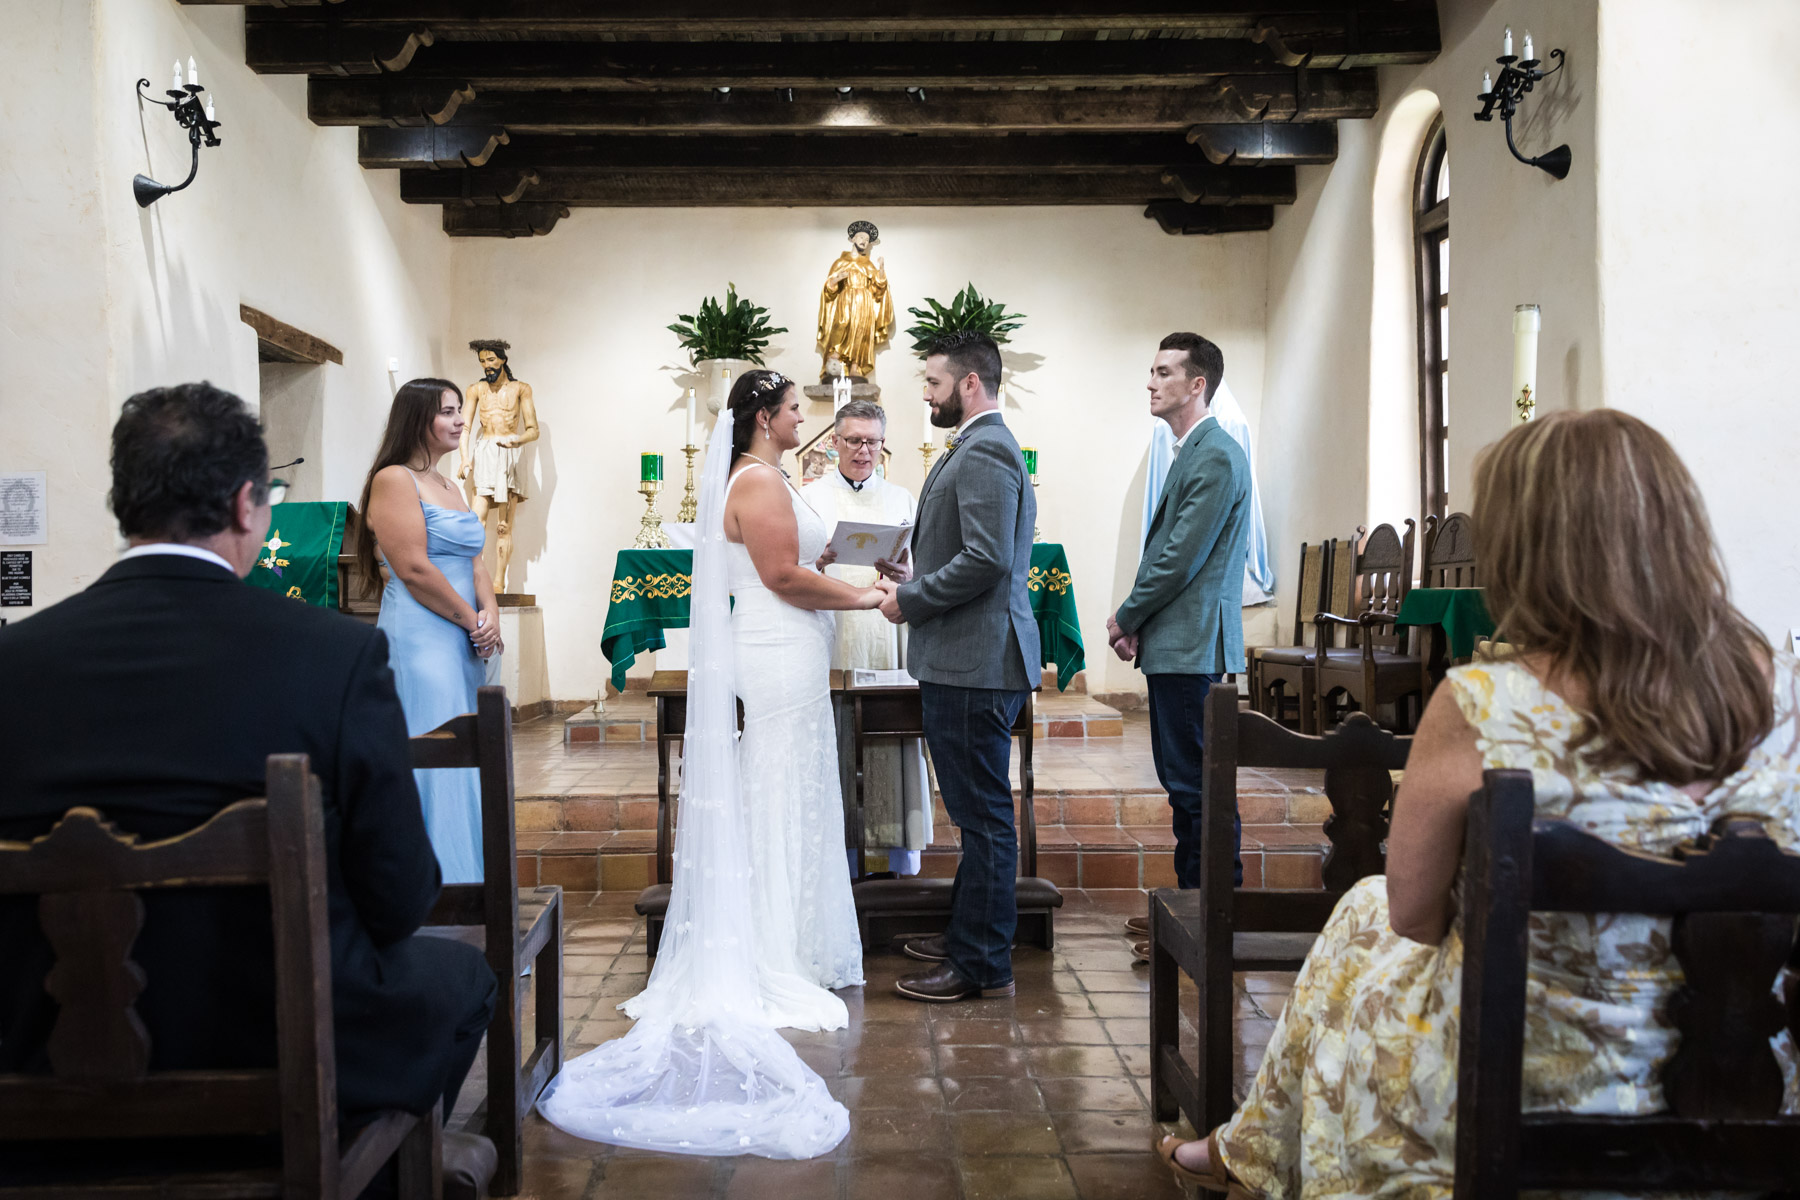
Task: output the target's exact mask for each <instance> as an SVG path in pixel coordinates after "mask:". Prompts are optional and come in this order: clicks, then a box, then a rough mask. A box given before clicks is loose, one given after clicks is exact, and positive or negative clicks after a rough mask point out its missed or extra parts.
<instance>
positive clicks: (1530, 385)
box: [1512, 304, 1543, 425]
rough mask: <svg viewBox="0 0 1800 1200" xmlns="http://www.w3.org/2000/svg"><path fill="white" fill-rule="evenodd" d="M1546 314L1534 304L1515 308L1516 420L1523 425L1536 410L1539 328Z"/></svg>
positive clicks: (1514, 398)
mask: <svg viewBox="0 0 1800 1200" xmlns="http://www.w3.org/2000/svg"><path fill="white" fill-rule="evenodd" d="M1542 328H1543V314H1542V313H1541V312H1540V310H1539V309H1538V306H1537V305H1535V304H1521V305H1519V306H1518V307H1517V308H1515V309H1513V380H1512V386H1513V390H1512V394H1513V423H1514V424H1516V425H1523V424H1524V423H1525V422H1527V421H1529V420H1531V418H1532V417H1533V416H1534V415H1535V413H1536V410H1537V359H1538V331H1539V330H1540V329H1542Z"/></svg>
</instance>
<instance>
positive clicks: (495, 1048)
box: [411, 687, 563, 1196]
mask: <svg viewBox="0 0 1800 1200" xmlns="http://www.w3.org/2000/svg"><path fill="white" fill-rule="evenodd" d="M411 746H412V764H413V767H414V769H416V770H432V769H436V768H468V767H473V768H475V770H477V771H478V772H480V777H481V843H482V845H481V860H482V882H481V883H451V884H446V885H444V889H443V891H442V892H440V893H439V894H438V901H437V905H436V907H435V908H433V909H432V911H431V916H430V918H428V920H427V924H430V925H439V926H462V927H474V928H478V929H480V930H482V939H483V945H484V946H485V949H486V953H487V960H488V966H490V967H492V968H493V971H494V978H495V979H497V980H499V981H500V994H501V997H502V1000H501V1002H500V1003H497V1004H495V1005H494V1019H493V1021H492V1023H490V1024H489V1025H488V1034H487V1101H486V1103H485V1105H484V1106H483V1110H482V1111H481V1112H478V1113H477V1114H476V1117H475V1122H481V1123H483V1124H484V1125H485V1128H484V1129H483V1130H482V1131H483V1132H485V1133H486V1134H487V1136H488V1137H489V1138H491V1139H492V1140H493V1143H494V1148H495V1150H496V1151H498V1157H499V1165H498V1167H497V1168H496V1170H495V1172H494V1180H493V1183H492V1185H491V1190H492V1191H493V1194H494V1195H496V1196H513V1195H517V1194H518V1191H519V1177H520V1169H521V1165H522V1163H523V1161H524V1154H525V1143H524V1121H525V1117H526V1115H527V1114H529V1113H530V1112H531V1110H532V1108H533V1106H535V1105H536V1104H537V1100H538V1096H539V1094H540V1093H542V1092H543V1090H544V1085H545V1084H547V1083H549V1082H550V1080H551V1079H553V1078H554V1077H555V1076H556V1073H557V1071H559V1070H561V1069H562V920H563V903H562V889H561V888H560V887H556V886H554V885H542V886H539V887H532V888H521V887H520V886H519V860H518V856H517V851H516V846H517V840H516V837H515V834H514V824H513V775H512V711H511V709H510V708H509V707H508V705H507V702H506V689H505V688H501V687H484V688H481V689H480V690H479V691H478V692H477V693H476V699H475V711H474V712H472V713H464V714H463V715H462V716H460V717H453V718H451V719H450V720H448V721H446V722H444V723H443V724H442V725H440V726H438V727H437V728H436V729H434V730H432V731H431V732H430V733H425V734H420V735H419V736H418V737H416V738H413V739H412V740H411ZM527 965H529V966H530V967H531V972H532V975H531V979H534V980H535V981H536V987H537V1011H536V1014H535V1021H534V1023H533V1029H532V1033H533V1038H534V1044H533V1046H532V1050H531V1053H530V1054H529V1055H525V1056H523V1061H521V1054H520V1048H521V1047H520V1026H521V1024H522V1018H523V1011H522V1010H523V1004H522V1000H523V994H524V989H525V988H526V987H527V986H528V985H529V983H530V982H531V980H528V979H522V978H520V972H521V971H523V970H524V969H525V968H526V966H527ZM508 997H510V1003H508V1002H507V998H508ZM446 1116H448V1114H446ZM475 1122H471V1124H474V1123H475Z"/></svg>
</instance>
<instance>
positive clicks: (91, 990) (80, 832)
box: [0, 754, 492, 1200]
mask: <svg viewBox="0 0 1800 1200" xmlns="http://www.w3.org/2000/svg"><path fill="white" fill-rule="evenodd" d="M267 792H268V795H267V798H266V799H260V800H239V801H238V802H236V803H235V804H232V805H230V806H228V807H226V808H224V809H222V810H220V811H219V812H218V813H217V814H216V815H214V816H213V817H212V818H211V819H210V820H208V821H207V822H206V823H205V824H204V825H201V826H200V827H199V828H197V829H193V830H190V831H189V832H187V833H184V834H181V835H179V836H176V837H171V838H167V839H164V840H162V841H155V842H148V843H141V844H140V843H139V841H138V838H137V836H136V835H135V834H120V833H119V832H118V831H117V829H116V828H115V827H113V826H112V825H110V824H108V823H107V822H106V820H105V819H104V818H103V817H102V816H101V814H100V812H99V811H98V810H97V809H94V808H87V807H82V808H73V809H70V810H69V811H68V813H66V814H65V815H64V816H63V817H62V819H61V820H60V821H58V822H57V824H56V826H55V827H54V828H52V829H51V831H50V832H49V833H48V834H45V835H44V836H43V837H40V838H37V839H36V840H34V841H32V842H29V843H21V842H0V895H4V894H12V895H35V896H37V897H38V898H39V900H38V919H39V922H40V924H41V926H42V928H43V930H44V933H45V936H46V937H47V938H48V939H49V941H50V943H51V946H52V947H53V949H54V951H55V954H56V964H55V966H54V968H53V969H52V970H51V972H50V974H49V975H48V976H47V977H46V978H45V981H44V987H45V989H46V990H47V991H49V993H50V994H51V995H52V996H54V997H55V998H56V1000H57V1003H58V1011H57V1016H56V1024H55V1027H54V1028H53V1030H52V1031H51V1034H50V1040H49V1054H50V1068H51V1073H50V1074H48V1075H27V1074H16V1073H6V1074H0V1160H3V1161H5V1162H6V1163H7V1166H6V1169H5V1170H4V1171H0V1196H7V1195H18V1196H33V1197H52V1196H55V1197H69V1198H71V1200H73V1198H74V1197H96V1196H108V1195H120V1196H153V1195H155V1196H162V1195H167V1196H195V1195H206V1196H267V1197H280V1198H284V1200H285V1198H290V1197H291V1198H292V1200H303V1198H304V1200H351V1198H352V1197H354V1196H356V1195H357V1194H358V1193H360V1192H361V1191H362V1190H363V1188H364V1187H366V1186H367V1185H368V1183H369V1181H370V1180H371V1179H373V1178H374V1176H375V1174H376V1173H377V1172H378V1171H380V1170H381V1169H382V1167H383V1166H384V1165H385V1164H386V1163H387V1162H388V1160H389V1159H392V1158H395V1157H396V1156H398V1160H399V1164H398V1165H399V1177H400V1178H399V1183H400V1195H401V1197H402V1198H403V1200H436V1198H437V1197H439V1196H441V1195H442V1194H443V1179H442V1176H441V1174H440V1170H441V1168H440V1163H439V1155H440V1148H441V1141H440V1139H441V1136H442V1130H441V1127H440V1125H439V1114H438V1112H437V1110H436V1108H435V1107H434V1108H433V1109H432V1111H431V1112H429V1113H427V1114H426V1115H425V1116H415V1115H413V1114H412V1113H407V1112H401V1111H399V1110H389V1111H386V1112H382V1113H379V1114H377V1115H376V1116H375V1118H374V1119H373V1120H372V1121H370V1122H368V1123H367V1124H364V1125H362V1126H360V1127H358V1128H357V1129H356V1130H354V1131H344V1132H343V1133H342V1135H341V1136H342V1139H343V1140H342V1141H340V1130H339V1127H338V1114H337V1056H336V1053H335V1050H334V1046H335V1042H336V1035H335V1031H334V1029H333V1025H332V1009H331V942H330V935H329V934H328V933H327V931H326V882H325V873H326V865H325V832H324V817H323V814H322V811H321V806H320V802H319V781H318V779H317V778H316V777H314V776H313V775H312V774H311V772H310V768H309V764H308V760H307V757H306V756H305V755H303V754H277V755H271V756H270V757H269V759H268V776H267ZM246 886H248V887H267V888H268V891H269V902H270V908H271V910H272V913H273V917H274V922H273V924H274V935H275V937H274V942H275V1009H276V1024H277V1028H278V1030H279V1037H278V1044H277V1048H276V1065H275V1067H274V1068H273V1069H266V1068H265V1069H243V1068H237V1069H229V1070H207V1071H201V1070H182V1071H165V1070H153V1069H151V1067H150V1062H151V1052H152V1047H151V1044H150V1037H149V1035H148V1034H147V1033H146V1032H145V1029H144V1026H143V1023H142V1022H141V1021H140V1020H139V1019H138V1016H137V1013H136V1012H135V1010H134V1008H133V1003H134V1001H135V1000H136V998H137V996H138V995H139V993H141V992H142V991H143V990H144V988H145V987H146V986H152V987H153V986H155V983H156V981H155V980H154V979H148V980H147V979H146V978H145V975H144V971H143V969H142V967H140V966H139V965H138V964H137V963H136V962H134V961H133V960H132V958H131V951H132V944H133V942H134V941H135V940H136V938H137V935H138V931H139V928H140V926H141V924H142V922H143V916H144V909H143V900H142V899H141V898H140V896H139V892H141V891H145V890H151V889H165V888H168V889H178V888H217V887H246ZM20 1143H31V1144H30V1145H21V1144H20ZM46 1148H48V1149H49V1150H50V1152H49V1153H43V1154H41V1156H40V1155H39V1154H37V1153H34V1152H40V1151H44V1150H45V1149H46ZM34 1158H35V1159H36V1160H37V1161H32V1159H34ZM487 1167H488V1171H490V1172H491V1170H492V1162H491V1160H490V1161H489V1162H488V1164H487ZM474 1183H475V1185H476V1191H477V1192H478V1191H479V1188H480V1185H481V1184H483V1183H485V1177H483V1175H478V1177H477V1178H476V1179H475V1180H474Z"/></svg>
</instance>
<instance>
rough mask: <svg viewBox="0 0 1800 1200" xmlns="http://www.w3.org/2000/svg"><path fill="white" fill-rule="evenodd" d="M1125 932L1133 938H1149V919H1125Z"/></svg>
mask: <svg viewBox="0 0 1800 1200" xmlns="http://www.w3.org/2000/svg"><path fill="white" fill-rule="evenodd" d="M1125 932H1126V933H1129V934H1131V935H1132V936H1133V937H1141V938H1147V937H1149V936H1150V918H1149V917H1127V918H1126V919H1125Z"/></svg>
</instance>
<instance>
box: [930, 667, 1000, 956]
mask: <svg viewBox="0 0 1800 1200" xmlns="http://www.w3.org/2000/svg"><path fill="white" fill-rule="evenodd" d="M1025 696H1026V693H1024V692H1012V691H1002V690H998V689H994V688H965V687H953V686H951V685H949V684H941V683H921V684H919V702H920V707H921V709H922V710H923V715H924V724H925V744H926V745H927V746H929V747H930V748H931V761H932V764H933V766H935V767H936V768H937V780H938V788H939V790H940V791H941V792H942V793H943V796H944V811H945V812H947V813H949V814H950V819H951V820H952V821H954V822H955V823H956V827H957V828H958V829H960V830H962V861H961V862H959V863H958V864H957V866H956V881H955V883H954V884H953V885H952V887H951V891H950V925H949V927H948V928H947V929H945V930H944V942H945V945H946V947H947V950H948V953H949V961H950V965H951V966H952V967H954V968H955V969H956V973H957V974H958V975H961V976H962V977H963V978H964V979H966V980H968V981H969V982H970V983H972V984H974V985H975V986H976V987H980V988H992V987H1002V986H1004V985H1006V984H1008V983H1011V982H1012V943H1013V932H1014V930H1015V929H1017V928H1018V924H1019V903H1018V890H1017V889H1018V883H1017V879H1018V875H1019V834H1018V830H1017V829H1016V828H1015V827H1014V825H1013V801H1012V781H1011V779H1010V778H1009V777H1008V775H1007V767H1008V765H1009V764H1010V762H1011V761H1012V726H1013V722H1014V721H1015V720H1017V719H1018V716H1019V708H1020V706H1022V705H1023V704H1024V703H1025Z"/></svg>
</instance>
